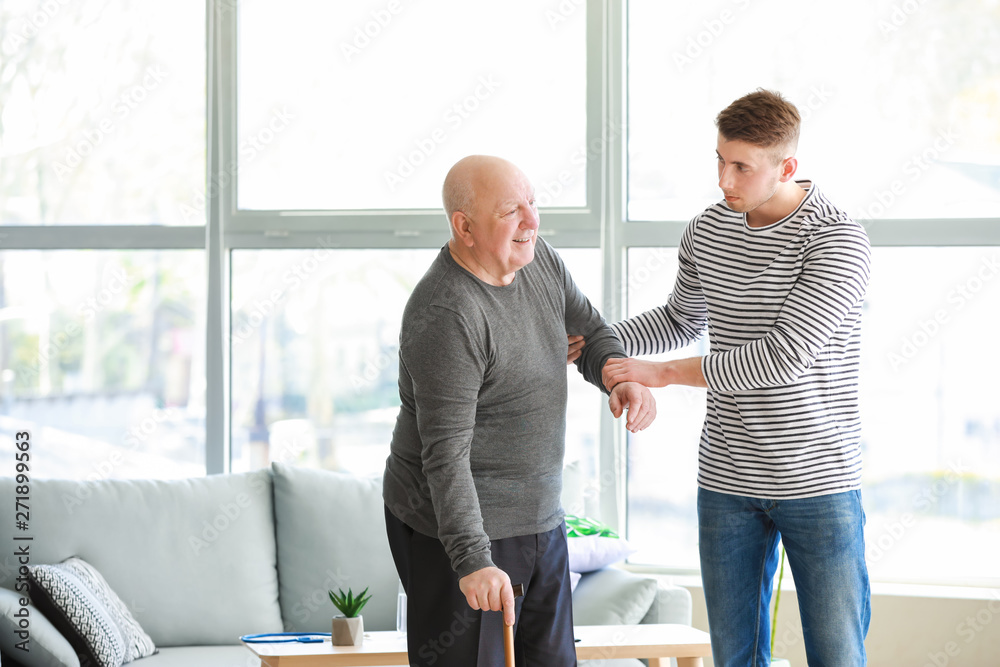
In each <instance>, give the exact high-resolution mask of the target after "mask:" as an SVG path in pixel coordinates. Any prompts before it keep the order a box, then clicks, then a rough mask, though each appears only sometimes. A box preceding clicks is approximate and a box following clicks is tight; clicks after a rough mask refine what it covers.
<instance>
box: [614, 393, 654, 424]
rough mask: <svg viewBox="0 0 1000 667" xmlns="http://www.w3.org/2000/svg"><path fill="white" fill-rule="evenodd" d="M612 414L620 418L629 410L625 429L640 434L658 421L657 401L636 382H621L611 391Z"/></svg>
mask: <svg viewBox="0 0 1000 667" xmlns="http://www.w3.org/2000/svg"><path fill="white" fill-rule="evenodd" d="M608 407H610V408H611V414H613V415H614V416H615V418H616V419H617V418H618V417H621V416H622V412H623V411H625V410H626V409H627V410H628V418H627V419H626V420H625V428H627V429H628V430H629V431H631V432H632V433H638V432H639V431H641V430H643V429H644V428H646V427H648V426H649V425H650V424H652V423H653V420H654V419H656V399H655V398H653V394H652V393H650V391H649V389H647V388H646V387H643V386H642V385H641V384H638V383H636V382H619V383H618V384H616V385H615V387H614V389H612V390H611V398H609V399H608Z"/></svg>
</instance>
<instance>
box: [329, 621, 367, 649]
mask: <svg viewBox="0 0 1000 667" xmlns="http://www.w3.org/2000/svg"><path fill="white" fill-rule="evenodd" d="M364 640H365V622H364V617H363V616H355V617H354V618H346V617H344V616H334V617H333V626H332V627H331V629H330V641H331V642H333V645H334V646H361V643H362V642H363V641H364Z"/></svg>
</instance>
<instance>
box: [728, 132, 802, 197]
mask: <svg viewBox="0 0 1000 667" xmlns="http://www.w3.org/2000/svg"><path fill="white" fill-rule="evenodd" d="M715 152H716V155H717V156H718V160H719V187H720V188H722V194H723V195H725V197H726V204H727V205H728V206H729V208H731V209H733V210H734V211H736V212H737V213H749V212H750V211H753V210H754V209H756V208H757V207H759V206H761V205H763V204H766V203H767V202H768V201H769V200H770V199H771V197H773V196H774V193H775V192H776V191H777V189H778V183H779V182H781V177H782V173H783V171H784V165H785V162H786V160H782V161H781V162H779V163H778V164H777V165H776V164H774V160H773V159H772V156H773V154H774V149H771V148H761V147H760V146H754V145H753V144H748V143H747V142H745V141H740V140H738V139H735V140H733V141H727V140H726V139H725V138H723V136H722V135H721V134H720V135H719V140H718V143H717V144H716V148H715Z"/></svg>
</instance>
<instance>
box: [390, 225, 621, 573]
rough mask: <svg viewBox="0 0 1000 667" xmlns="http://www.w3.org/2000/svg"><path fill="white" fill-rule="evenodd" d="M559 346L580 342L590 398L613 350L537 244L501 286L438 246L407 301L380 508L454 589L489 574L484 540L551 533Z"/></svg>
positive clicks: (558, 435)
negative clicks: (413, 535) (437, 558)
mask: <svg viewBox="0 0 1000 667" xmlns="http://www.w3.org/2000/svg"><path fill="white" fill-rule="evenodd" d="M567 334H582V335H583V336H584V337H585V340H586V345H585V347H584V348H583V354H582V355H581V357H580V358H579V359H578V360H577V362H576V364H577V367H578V368H579V369H580V371H581V372H582V373H583V376H584V378H585V379H586V380H587V381H588V382H591V383H592V384H594V385H596V386H598V387H601V369H602V368H603V367H604V364H605V362H606V361H607V360H608V359H610V358H612V357H624V356H625V355H624V351H623V349H622V346H621V344H620V343H619V342H618V339H617V338H616V337H615V336H614V334H613V333H612V332H611V329H610V328H609V327H608V326H607V325H606V324H605V322H604V320H603V318H601V316H600V314H599V313H598V312H597V310H595V309H594V307H593V306H592V305H591V304H590V302H589V301H588V300H587V298H586V297H585V296H584V295H583V293H582V292H580V290H579V289H577V287H576V285H575V284H574V283H573V279H572V278H571V277H570V275H569V273H568V272H567V270H566V267H565V265H564V264H563V262H562V259H561V258H560V257H559V255H557V254H556V252H555V251H554V250H553V249H552V248H551V247H550V246H549V245H548V244H547V243H546V242H545V241H543V240H542V239H538V241H537V242H536V244H535V257H534V260H533V261H532V262H531V263H530V264H528V265H527V266H525V267H524V268H522V269H520V270H519V271H518V272H517V274H516V275H515V278H514V281H513V282H512V283H511V284H510V285H506V286H502V287H496V286H493V285H489V284H487V283H485V282H483V281H481V280H479V279H478V278H476V277H475V276H473V275H472V274H471V273H469V272H468V271H466V270H465V269H463V268H462V267H461V266H459V265H458V263H457V262H455V260H454V259H453V258H452V256H451V253H450V252H449V250H448V247H447V246H445V247H444V248H443V249H442V250H441V253H440V254H439V255H438V257H437V259H435V260H434V263H433V264H432V265H431V267H430V268H429V269H428V270H427V273H426V274H424V277H423V278H422V279H421V280H420V282H419V283H418V284H417V286H416V288H415V289H414V290H413V294H411V295H410V299H409V301H408V302H407V304H406V309H405V311H404V312H403V322H402V327H401V331H400V337H399V338H400V341H399V397H400V400H401V402H402V405H401V406H400V409H399V416H398V417H397V419H396V427H395V430H394V431H393V435H392V445H391V448H390V453H389V458H388V459H387V460H386V466H385V476H384V484H383V499H384V500H385V504H386V507H387V508H388V509H389V511H390V512H392V514H393V515H394V516H395V517H396V518H398V519H399V520H401V521H403V522H404V523H406V524H407V525H409V526H410V527H411V528H413V529H414V530H416V531H418V532H420V533H423V534H425V535H429V536H431V537H436V538H438V539H439V540H441V542H442V543H443V544H444V548H445V550H446V551H447V553H448V556H449V557H450V559H451V565H452V568H453V569H454V570H455V572H456V573H457V575H458V576H459V577H463V576H465V575H467V574H470V573H472V572H475V571H476V570H479V569H482V568H484V567H490V566H493V565H494V563H493V561H492V558H491V556H490V539H491V538H492V539H501V538H505V537H514V536H519V535H532V534H535V533H542V532H545V531H548V530H551V529H553V528H555V527H556V526H558V525H559V523H560V522H561V521H562V518H563V511H562V508H561V505H560V500H559V498H560V494H561V491H562V466H563V453H564V449H565V439H566V368H565V367H566V335H567Z"/></svg>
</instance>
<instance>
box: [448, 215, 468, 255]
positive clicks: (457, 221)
mask: <svg viewBox="0 0 1000 667" xmlns="http://www.w3.org/2000/svg"><path fill="white" fill-rule="evenodd" d="M470 223H471V220H469V216H467V215H465V213H462V212H461V211H455V212H454V213H452V214H451V237H452V238H453V239H455V240H456V241H458V242H459V243H461V244H462V245H464V246H468V247H470V248H471V247H472V231H471V229H470Z"/></svg>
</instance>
